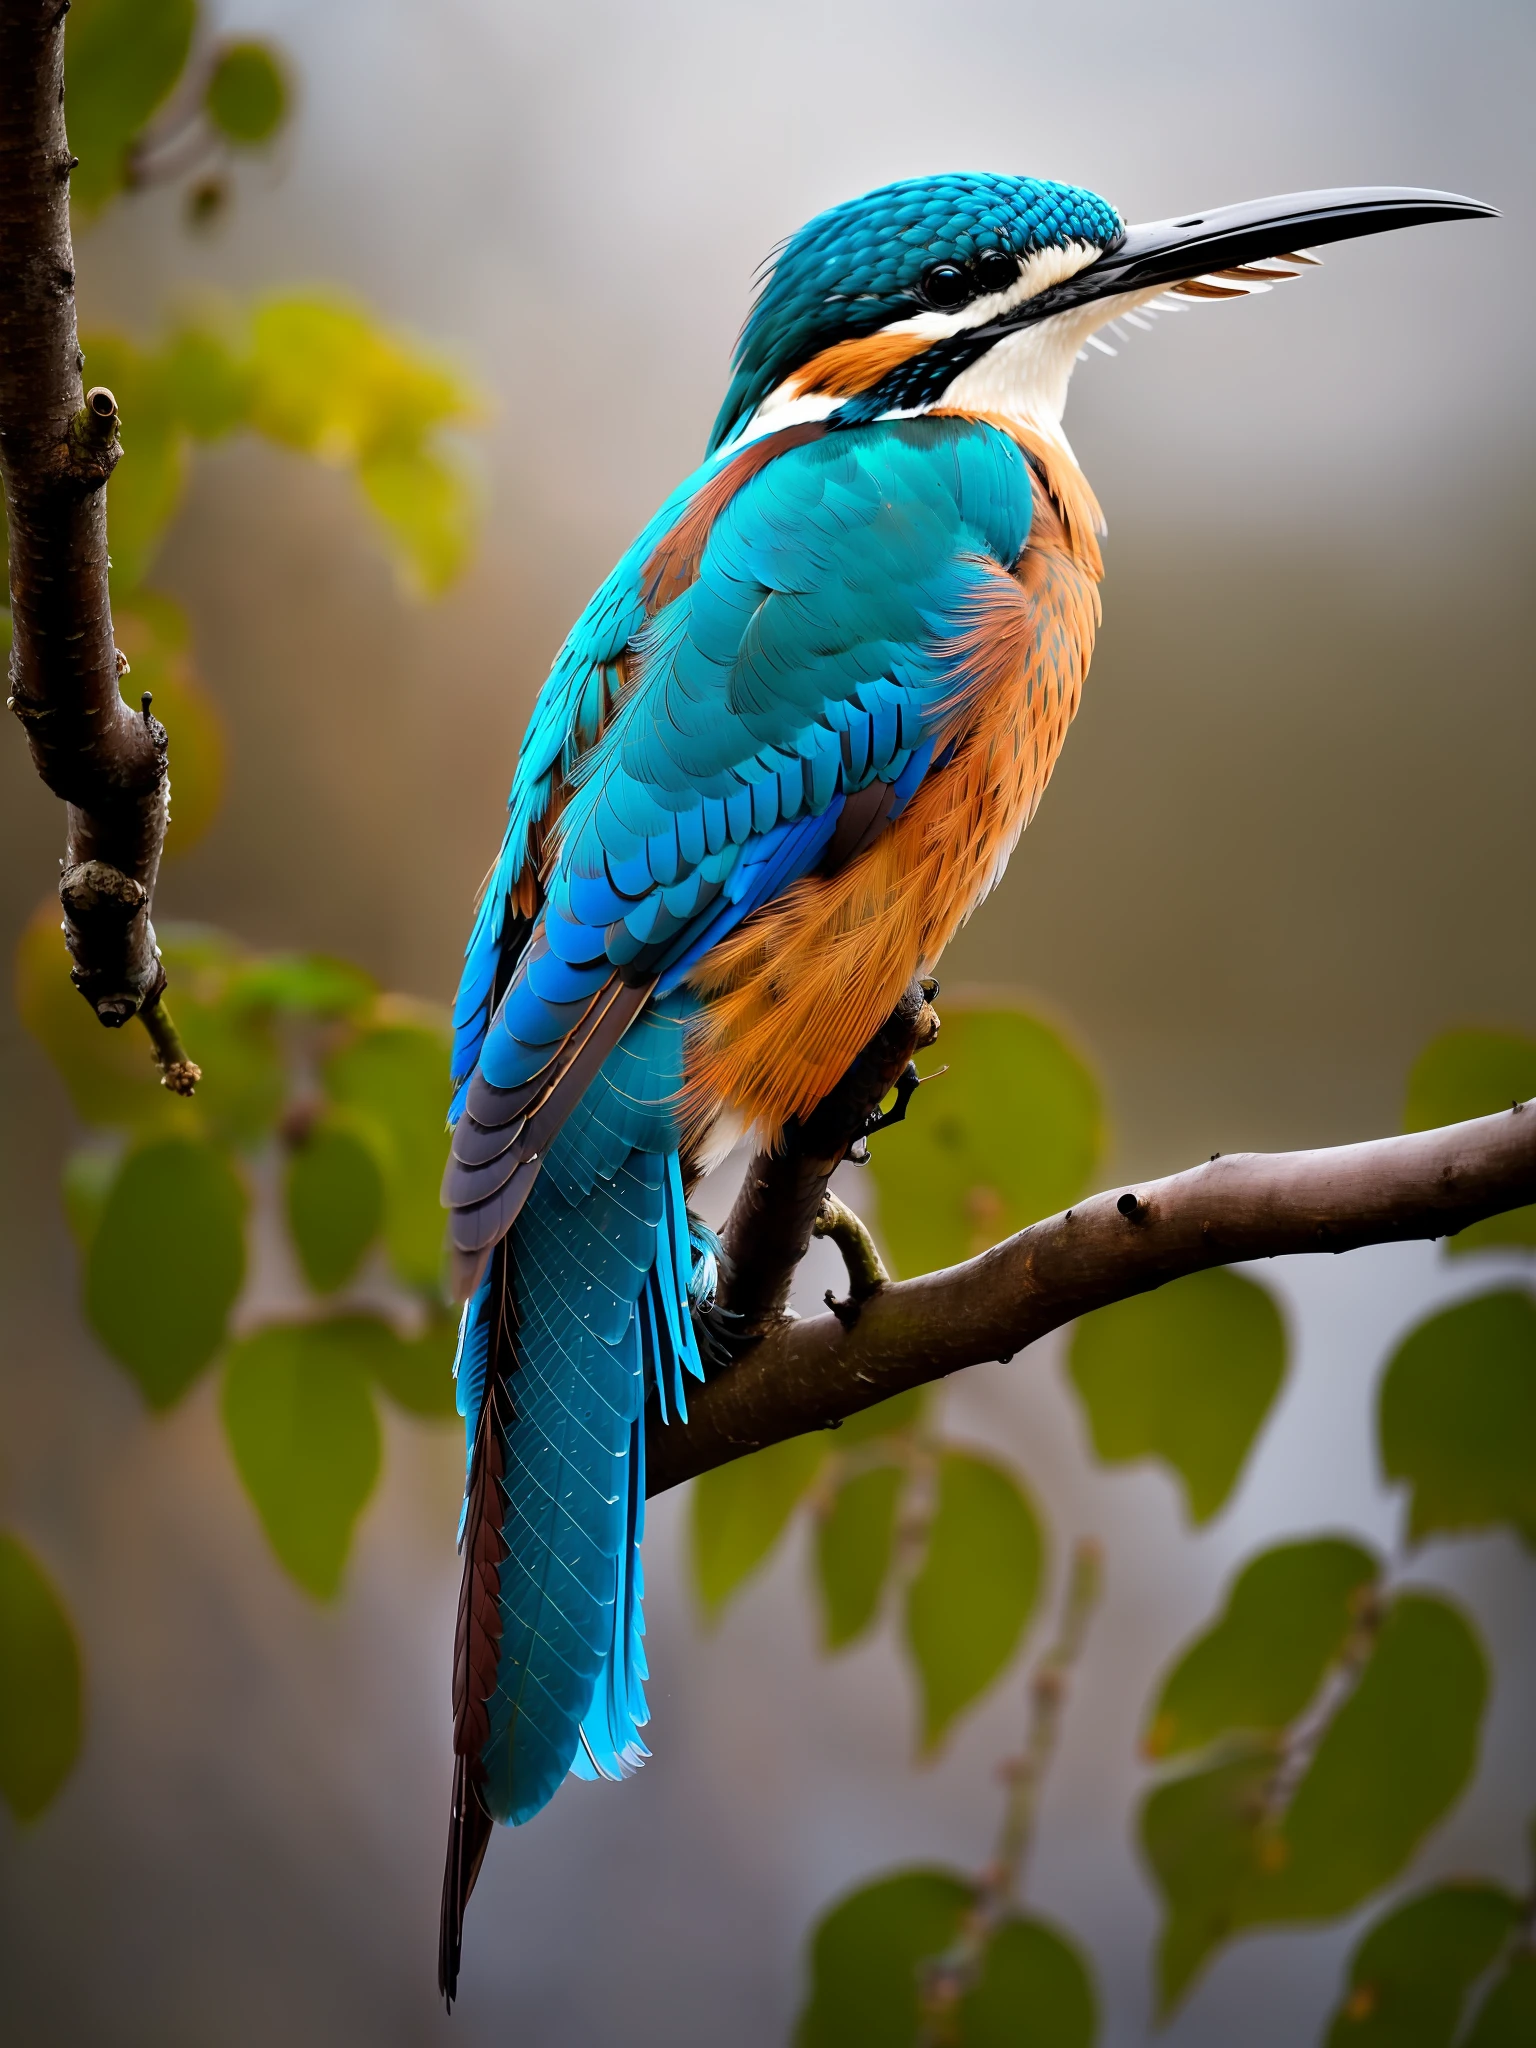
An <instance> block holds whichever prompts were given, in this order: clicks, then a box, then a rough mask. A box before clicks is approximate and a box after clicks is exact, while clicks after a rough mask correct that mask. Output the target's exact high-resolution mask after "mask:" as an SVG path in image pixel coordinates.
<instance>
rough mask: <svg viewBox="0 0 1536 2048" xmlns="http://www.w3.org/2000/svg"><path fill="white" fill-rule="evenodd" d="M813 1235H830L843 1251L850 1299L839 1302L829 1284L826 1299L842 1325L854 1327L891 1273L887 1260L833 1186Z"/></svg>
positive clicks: (826, 1195) (828, 1192)
mask: <svg viewBox="0 0 1536 2048" xmlns="http://www.w3.org/2000/svg"><path fill="white" fill-rule="evenodd" d="M811 1235H812V1237H830V1238H831V1240H832V1242H833V1243H834V1244H835V1245H836V1246H837V1248H838V1250H839V1251H840V1252H841V1253H842V1256H843V1267H844V1270H845V1271H846V1273H847V1275H848V1299H847V1300H846V1301H839V1300H838V1299H837V1297H836V1295H834V1294H833V1292H832V1290H831V1288H830V1287H829V1288H828V1289H827V1295H826V1301H827V1307H828V1308H829V1309H831V1311H832V1313H833V1315H835V1316H836V1317H837V1319H838V1321H839V1322H840V1323H841V1324H842V1326H843V1328H844V1329H845V1330H851V1329H852V1328H853V1326H854V1324H855V1323H856V1322H857V1321H858V1320H859V1310H860V1309H861V1308H862V1307H863V1306H864V1304H865V1302H866V1301H868V1299H869V1297H870V1296H871V1295H872V1294H875V1293H878V1291H879V1290H880V1289H881V1288H882V1287H883V1286H884V1285H885V1283H886V1282H887V1281H888V1280H889V1279H890V1277H891V1276H890V1274H889V1273H887V1271H886V1270H885V1262H884V1260H883V1259H882V1258H881V1256H880V1254H879V1252H878V1251H877V1250H876V1249H875V1240H874V1239H873V1238H872V1237H871V1236H870V1234H869V1231H868V1229H867V1227H866V1226H865V1224H864V1222H863V1220H862V1219H861V1218H860V1217H858V1216H855V1215H854V1213H853V1211H852V1210H851V1209H850V1208H849V1207H848V1204H847V1203H846V1202H840V1201H839V1200H838V1198H837V1196H836V1195H834V1194H833V1193H832V1191H831V1190H830V1189H828V1191H827V1193H826V1194H824V1195H823V1196H822V1198H821V1207H820V1208H819V1209H818V1210H817V1211H816V1220H815V1222H814V1223H813V1224H812V1225H811Z"/></svg>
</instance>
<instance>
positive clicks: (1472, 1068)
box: [1403, 1031, 1536, 1253]
mask: <svg viewBox="0 0 1536 2048" xmlns="http://www.w3.org/2000/svg"><path fill="white" fill-rule="evenodd" d="M1533 1095H1536V1038H1525V1037H1521V1036H1519V1035H1518V1034H1517V1033H1515V1032H1512V1031H1447V1032H1445V1033H1444V1034H1443V1035H1442V1036H1441V1037H1439V1038H1436V1039H1433V1040H1431V1042H1430V1043H1429V1044H1428V1045H1427V1046H1426V1047H1425V1048H1424V1050H1423V1052H1421V1053H1420V1054H1419V1057H1418V1058H1417V1060H1415V1061H1414V1064H1413V1070H1412V1072H1411V1073H1410V1074H1409V1076H1408V1100H1407V1104H1406V1106H1405V1108H1404V1112H1403V1129H1404V1130H1405V1131H1430V1130H1434V1129H1436V1128H1437V1127H1438V1126H1439V1125H1441V1124H1458V1123H1462V1122H1465V1120H1466V1119H1467V1118H1469V1117H1474V1116H1492V1115H1493V1113H1494V1112H1495V1111H1496V1110H1500V1109H1508V1108H1509V1107H1510V1105H1511V1104H1512V1103H1516V1102H1528V1101H1529V1100H1530V1099H1531V1097H1532V1096H1533ZM1501 1245H1518V1246H1520V1247H1522V1248H1526V1249H1533V1250H1536V1203H1529V1204H1527V1206H1526V1207H1525V1208H1523V1209H1510V1210H1507V1211H1506V1212H1505V1214H1504V1215H1502V1216H1488V1217H1485V1218H1484V1219H1483V1221H1482V1222H1481V1223H1474V1224H1472V1225H1471V1226H1470V1228H1468V1229H1466V1230H1462V1231H1458V1232H1457V1234H1456V1236H1455V1237H1452V1238H1448V1239H1447V1240H1446V1250H1447V1251H1448V1252H1453V1253H1458V1252H1473V1251H1486V1250H1489V1249H1492V1248H1494V1247H1496V1246H1501Z"/></svg>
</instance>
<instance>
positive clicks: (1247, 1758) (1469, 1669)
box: [1141, 1593, 1488, 2012]
mask: <svg viewBox="0 0 1536 2048" xmlns="http://www.w3.org/2000/svg"><path fill="white" fill-rule="evenodd" d="M1487 1684H1488V1680H1487V1668H1486V1665H1485V1662H1484V1659H1483V1654H1482V1651H1481V1649H1480V1647H1479V1645H1478V1643H1477V1640H1476V1638H1475V1637H1474V1635H1473V1633H1472V1630H1471V1628H1470V1627H1469V1625H1468V1623H1467V1622H1466V1620H1465V1619H1464V1617H1463V1616H1462V1615H1461V1614H1460V1612H1459V1611H1458V1610H1457V1609H1456V1608H1455V1607H1453V1606H1452V1605H1451V1604H1450V1603H1449V1602H1448V1601H1445V1600H1440V1599H1437V1598H1434V1597H1432V1596H1430V1595H1428V1594H1423V1593H1402V1594H1399V1595H1398V1597H1397V1598H1396V1599H1395V1600H1394V1601H1393V1602H1392V1604H1391V1606H1390V1607H1389V1608H1388V1609H1387V1612H1386V1616H1385V1619H1384V1621H1383V1623H1382V1626H1381V1631H1380V1634H1379V1636H1378V1637H1377V1640H1376V1645H1375V1649H1374V1652H1373V1653H1372V1655H1371V1657H1370V1660H1369V1662H1368V1663H1367V1664H1366V1666H1365V1669H1364V1671H1363V1673H1362V1675H1361V1677H1360V1681H1359V1683H1358V1685H1357V1686H1356V1687H1355V1689H1354V1691H1353V1692H1352V1693H1350V1694H1349V1696H1348V1697H1347V1698H1346V1699H1345V1700H1344V1701H1343V1703H1342V1705H1341V1706H1339V1708H1338V1709H1337V1711H1336V1712H1335V1713H1334V1714H1333V1716H1332V1718H1331V1719H1330V1720H1329V1721H1328V1723H1327V1725H1326V1727H1325V1728H1324V1730H1323V1733H1322V1735H1321V1739H1320V1740H1319V1741H1318V1744H1317V1748H1316V1752H1315V1754H1314V1755H1313V1757H1312V1760H1311V1763H1310V1765H1309V1766H1308V1768H1307V1769H1306V1771H1305V1773H1304V1774H1303V1776H1302V1779H1301V1782H1300V1784H1299V1786H1297V1788H1296V1791H1295V1794H1294V1796H1293V1797H1292V1798H1291V1800H1290V1802H1289V1804H1288V1805H1287V1806H1285V1807H1284V1810H1283V1811H1279V1810H1272V1809H1271V1800H1272V1798H1273V1797H1274V1793H1275V1774H1276V1770H1277V1767H1278V1766H1279V1763H1280V1760H1281V1757H1282V1754H1283V1752H1282V1751H1281V1749H1280V1748H1279V1746H1278V1745H1276V1744H1275V1743H1273V1742H1269V1743H1265V1744H1262V1745H1258V1744H1255V1745H1252V1746H1250V1747H1248V1748H1246V1749H1240V1750H1238V1751H1237V1753H1236V1754H1235V1755H1233V1756H1232V1757H1231V1758H1230V1759H1229V1760H1228V1761H1226V1762H1223V1763H1218V1764H1216V1765H1215V1766H1214V1767H1212V1768H1210V1769H1207V1770H1200V1771H1193V1772H1190V1773H1189V1774H1187V1775H1186V1776H1183V1777H1179V1778H1175V1779H1173V1780H1171V1781H1168V1782H1165V1783H1163V1784H1162V1785H1159V1786H1158V1787H1156V1788H1155V1789H1154V1790H1153V1792H1152V1793H1151V1794H1150V1795H1149V1797H1148V1798H1147V1800H1146V1803H1145V1805H1144V1806H1143V1808H1142V1820H1141V1838H1142V1846H1143V1849H1144V1851H1145V1853H1146V1856H1147V1860H1148V1862H1149V1863H1150V1865H1151V1866H1152V1870H1153V1873H1154V1875H1155V1877H1156V1879H1157V1882H1158V1886H1159V1889H1160V1890H1161V1891H1162V1893H1163V1897H1164V1900H1165V1902H1166V1905H1167V1909H1168V1911H1167V1919H1166V1922H1165V1925H1164V1930H1163V1935H1162V1941H1161V1945H1160V1953H1159V1980H1160V1990H1161V1999H1162V2007H1163V2010H1164V2011H1165V2012H1166V2011H1167V2010H1168V2009H1169V2008H1171V2007H1172V2006H1173V2005H1174V2004H1175V2003H1176V2001H1177V2000H1178V1999H1179V1998H1180V1997H1181V1996H1182V1995H1183V1993H1184V1991H1185V1990H1186V1989H1187V1988H1188V1986H1189V1984H1190V1982H1191V1981H1192V1980H1193V1978H1194V1976H1195V1974H1196V1972H1197V1971H1198V1970H1199V1969H1200V1968H1201V1966H1202V1965H1203V1964H1204V1962H1205V1961H1206V1960H1207V1958H1208V1957H1209V1956H1210V1954H1211V1952H1212V1951H1213V1950H1214V1949H1215V1948H1216V1947H1218V1946H1219V1945H1220V1944H1221V1943H1222V1942H1223V1941H1226V1940H1228V1939H1230V1937H1231V1936H1232V1935H1234V1934H1236V1933H1238V1932H1239V1931H1240V1930H1241V1929H1243V1928H1245V1927H1257V1926H1265V1925H1270V1926H1272V1925H1276V1924H1279V1923H1283V1922H1289V1921H1297V1920H1318V1919H1331V1918H1333V1917H1335V1916H1337V1915H1338V1914H1341V1913H1347V1912H1350V1911H1351V1910H1352V1909H1353V1908H1354V1907H1356V1906H1358V1905H1359V1904H1360V1903H1361V1901H1362V1900H1364V1899H1367V1898H1369V1897H1370V1895H1371V1893H1372V1892H1374V1891H1378V1890H1379V1889H1380V1888H1381V1887H1382V1886H1383V1885H1385V1884H1388V1883H1390V1881H1391V1880H1392V1879H1393V1878H1394V1877H1396V1876H1397V1875H1398V1873H1399V1872H1400V1871H1401V1870H1402V1869H1403V1868H1404V1866H1405V1865H1406V1864H1407V1862H1408V1860H1409V1858H1410V1857H1411V1856H1412V1855H1413V1853H1414V1851H1415V1849H1416V1848H1417V1847H1418V1845H1419V1843H1420V1841H1421V1840H1422V1839H1423V1837H1424V1836H1425V1834H1427V1833H1428V1831H1429V1829H1430V1828H1431V1827H1433V1826H1434V1825H1435V1823H1436V1822H1437V1821H1438V1820H1440V1819H1441V1818H1442V1817H1443V1815H1444V1814H1445V1813H1446V1812H1447V1811H1448V1810H1449V1808H1450V1807H1451V1805H1452V1804H1453V1803H1454V1802H1455V1800H1456V1798H1457V1797H1458V1795H1459V1794H1460V1792H1461V1790H1462V1788H1463V1787H1464V1786H1465V1784H1466V1782H1467V1780H1468V1778H1469V1777H1470V1775H1471V1772H1472V1768H1473V1765H1474V1763H1475V1762H1476V1755H1477V1737H1478V1728H1479V1724H1480V1722H1481V1718H1482V1711H1483V1705H1484V1701H1485V1699H1486V1695H1487Z"/></svg>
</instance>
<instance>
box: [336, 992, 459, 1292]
mask: <svg viewBox="0 0 1536 2048" xmlns="http://www.w3.org/2000/svg"><path fill="white" fill-rule="evenodd" d="M449 1045H450V1041H449V1036H448V1032H447V1029H446V1026H442V1027H439V1026H436V1025H428V1024H426V1023H415V1022H407V1021H403V1020H402V1021H399V1022H395V1021H391V1019H390V1015H389V1013H387V1012H386V1013H385V1018H384V1021H383V1022H381V1023H379V1024H378V1025H377V1026H375V1027H373V1028H371V1029H369V1030H365V1031H363V1032H362V1033H361V1034H360V1035H359V1036H358V1037H357V1038H356V1039H354V1040H353V1041H352V1042H351V1043H350V1044H348V1045H345V1046H343V1047H342V1048H341V1050H340V1051H339V1052H337V1053H336V1054H335V1055H334V1056H333V1057H332V1058H331V1059H330V1060H329V1061H328V1062H327V1064H326V1068H325V1083H326V1088H327V1091H328V1092H329V1094H330V1096H331V1099H332V1101H333V1102H335V1103H337V1104H339V1105H340V1106H342V1107H343V1108H346V1109H350V1110H354V1111H356V1112H358V1113H359V1114H360V1115H362V1116H365V1117H367V1118H368V1119H369V1120H370V1122H371V1123H372V1124H373V1126H374V1127H375V1128H376V1130H377V1131H378V1133H379V1134H380V1138H381V1143H382V1144H383V1146H384V1152H383V1158H384V1161H385V1174H384V1185H385V1215H384V1242H385V1246H386V1248H387V1249H388V1252H389V1257H390V1262H391V1264H392V1265H393V1266H394V1268H395V1271H396V1272H397V1273H398V1274H399V1276H400V1278H401V1279H402V1280H405V1281H407V1282H408V1283H409V1284H410V1285H412V1286H416V1287H421V1288H435V1287H436V1286H437V1283H438V1276H439V1272H440V1269H441V1265H442V1256H443V1221H444V1219H443V1211H442V1207H441V1204H440V1202H439V1200H438V1192H439V1188H440V1186H441V1183H442V1176H443V1163H444V1161H445V1160H446V1158H447V1156H448V1133H447V1130H446V1128H445V1126H444V1116H445V1114H446V1112H447V1108H448V1100H449V1087H448V1054H449Z"/></svg>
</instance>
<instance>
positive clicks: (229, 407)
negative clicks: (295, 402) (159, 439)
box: [157, 323, 251, 441]
mask: <svg viewBox="0 0 1536 2048" xmlns="http://www.w3.org/2000/svg"><path fill="white" fill-rule="evenodd" d="M157 373H158V378H159V384H160V390H161V394H162V403H163V404H164V407H165V410H166V412H167V413H168V414H169V416H170V417H171V418H173V419H174V420H176V421H177V422H178V424H179V425H180V426H182V427H184V428H185V430H186V431H187V433H189V434H190V435H191V436H192V438H193V439H194V440H196V441H221V440H223V438H224V437H225V435H226V434H231V433H233V432H234V430H235V428H236V427H243V426H244V425H245V424H246V422H247V420H248V419H249V418H250V411H251V371H250V366H249V364H248V363H247V362H246V361H245V360H244V359H243V357H242V356H241V355H240V353H239V350H238V348H237V346H236V343H235V340H234V339H233V338H231V337H230V336H228V335H226V334H224V333H221V332H219V331H218V330H217V329H216V328H214V327H210V326H206V325H198V324H196V323H193V324H191V325H188V326H183V327H177V328H175V329H173V330H172V332H171V334H170V336H169V338H168V339H167V340H166V342H165V344H164V346H163V347H162V349H161V350H160V354H159V358H158V364H157Z"/></svg>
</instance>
